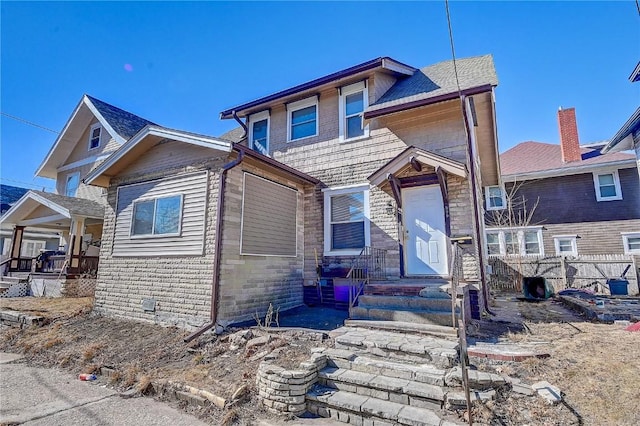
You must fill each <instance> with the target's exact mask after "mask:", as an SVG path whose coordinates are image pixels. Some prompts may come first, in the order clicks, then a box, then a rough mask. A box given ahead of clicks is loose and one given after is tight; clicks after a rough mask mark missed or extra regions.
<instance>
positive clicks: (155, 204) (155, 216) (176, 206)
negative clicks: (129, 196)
mask: <svg viewBox="0 0 640 426" xmlns="http://www.w3.org/2000/svg"><path fill="white" fill-rule="evenodd" d="M181 217H182V195H172V196H169V197H162V198H155V199H150V200H138V201H135V202H134V203H133V220H132V221H131V235H132V236H143V235H144V236H151V235H157V236H168V235H179V234H180V219H181Z"/></svg>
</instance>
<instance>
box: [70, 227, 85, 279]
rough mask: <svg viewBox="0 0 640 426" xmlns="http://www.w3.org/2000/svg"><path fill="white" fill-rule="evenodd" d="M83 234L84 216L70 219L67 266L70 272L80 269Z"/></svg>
mask: <svg viewBox="0 0 640 426" xmlns="http://www.w3.org/2000/svg"><path fill="white" fill-rule="evenodd" d="M83 235H84V218H83V217H74V218H72V220H71V241H70V242H69V253H68V258H69V268H68V272H69V273H71V274H74V273H77V272H78V270H79V269H80V257H81V254H82V236H83Z"/></svg>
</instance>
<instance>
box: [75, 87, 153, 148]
mask: <svg viewBox="0 0 640 426" xmlns="http://www.w3.org/2000/svg"><path fill="white" fill-rule="evenodd" d="M86 96H87V98H88V99H89V100H90V101H91V103H92V104H93V106H95V108H96V109H97V110H98V112H100V114H101V115H102V117H104V119H105V120H106V121H107V122H108V123H109V125H111V128H112V129H113V130H115V132H116V133H118V134H119V135H120V136H121V137H122V139H124V140H128V139H129V138H131V137H132V136H133V135H135V134H136V133H138V132H139V131H140V129H142V128H143V127H144V126H146V125H149V124H155V123H153V122H151V121H149V120H147V119H145V118H142V117H139V116H137V115H135V114H132V113H130V112H128V111H125V110H123V109H120V108H118V107H116V106H113V105H111V104H108V103H106V102H104V101H101V100H100V99H97V98H94V97H93V96H89V95H86Z"/></svg>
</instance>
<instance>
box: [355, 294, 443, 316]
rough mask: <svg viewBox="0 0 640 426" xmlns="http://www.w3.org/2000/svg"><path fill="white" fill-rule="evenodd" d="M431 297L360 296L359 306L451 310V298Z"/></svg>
mask: <svg viewBox="0 0 640 426" xmlns="http://www.w3.org/2000/svg"><path fill="white" fill-rule="evenodd" d="M443 294H444V295H445V296H446V298H444V297H442V298H430V297H420V296H368V295H364V296H360V297H359V298H358V306H359V307H361V308H382V309H396V310H414V309H420V310H429V311H443V312H449V313H450V312H451V298H450V297H449V295H448V294H446V293H443Z"/></svg>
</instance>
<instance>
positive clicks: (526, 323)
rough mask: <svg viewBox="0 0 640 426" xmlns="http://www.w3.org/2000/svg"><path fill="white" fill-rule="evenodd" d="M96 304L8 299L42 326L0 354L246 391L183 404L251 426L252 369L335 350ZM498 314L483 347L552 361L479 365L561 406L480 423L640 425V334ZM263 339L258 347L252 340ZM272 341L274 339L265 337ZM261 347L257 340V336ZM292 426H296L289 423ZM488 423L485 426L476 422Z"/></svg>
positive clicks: (492, 414) (524, 313) (487, 409)
mask: <svg viewBox="0 0 640 426" xmlns="http://www.w3.org/2000/svg"><path fill="white" fill-rule="evenodd" d="M91 303H92V301H91V299H33V298H24V299H5V300H2V301H0V309H14V310H21V311H24V312H30V313H40V314H42V315H44V316H45V317H47V318H48V319H49V320H50V321H49V323H48V324H46V325H45V326H44V327H40V328H30V329H24V330H18V329H3V330H2V331H1V334H0V350H1V351H7V352H20V353H24V354H25V356H26V357H27V360H28V362H30V363H32V364H34V365H40V366H49V367H58V368H62V369H65V370H69V371H72V372H74V373H90V372H97V371H99V369H100V368H101V367H108V368H110V369H112V370H113V371H114V372H113V374H112V375H111V376H110V377H109V378H107V377H101V378H100V379H99V380H100V381H102V382H105V383H108V384H109V385H110V386H113V387H115V388H118V389H121V390H127V389H137V390H138V391H139V392H141V393H144V392H145V391H147V390H148V389H149V383H151V382H152V381H154V382H167V381H171V382H178V383H184V384H187V385H190V386H193V387H196V388H199V389H206V390H208V391H210V392H212V393H214V394H216V395H219V396H221V397H224V398H230V397H231V395H232V394H233V393H235V392H236V391H237V390H238V389H240V388H241V387H242V386H246V388H247V389H248V393H247V396H246V397H245V398H244V399H243V400H241V401H240V402H238V403H236V404H235V405H234V406H233V407H232V408H231V409H225V410H221V409H217V408H208V409H196V408H193V407H192V406H186V404H185V405H183V408H184V409H185V410H187V411H190V412H192V413H193V414H195V415H197V416H199V417H200V418H203V419H205V420H206V421H208V422H210V423H211V424H214V425H231V424H238V425H250V424H255V423H256V420H257V419H264V418H268V417H272V416H271V415H269V414H268V413H266V412H264V411H263V410H261V409H260V408H259V406H258V404H257V400H256V397H255V372H256V368H257V366H258V365H259V363H260V361H261V360H262V359H264V357H265V356H269V357H273V358H274V361H273V362H275V363H277V364H280V365H283V366H290V367H293V366H297V365H298V363H299V362H300V361H301V360H303V359H305V358H306V357H307V356H308V354H309V353H310V349H311V348H312V347H317V346H321V345H331V342H330V340H315V339H318V337H319V336H321V335H319V334H318V333H311V332H303V331H284V332H282V331H280V332H278V331H276V330H272V331H271V332H267V331H265V330H261V329H258V328H251V329H249V330H248V331H247V329H245V330H231V331H230V332H228V333H225V334H223V335H220V336H217V337H216V336H213V335H205V336H202V337H200V338H199V339H196V340H195V341H193V342H191V343H189V344H186V343H184V341H183V339H184V337H185V336H186V335H187V334H188V333H187V332H185V331H183V330H180V329H177V328H167V327H160V326H155V325H152V324H145V323H138V322H133V321H126V320H121V319H112V318H103V317H98V316H95V315H92V314H91V312H90V307H91ZM494 305H495V306H494V308H493V310H494V312H495V313H496V316H495V317H492V318H491V320H483V321H482V322H481V323H480V324H479V327H478V328H477V329H476V330H475V331H474V332H472V333H471V337H472V338H475V339H477V340H478V341H485V342H496V341H501V342H519V343H531V342H537V343H540V342H543V343H542V346H544V347H545V348H547V349H548V352H549V354H550V357H549V358H544V359H530V360H527V361H525V362H521V363H515V362H501V363H498V362H496V361H491V362H487V361H479V360H478V359H474V358H472V359H471V362H472V364H474V365H475V367H476V368H478V369H480V370H492V371H497V372H500V373H502V374H508V375H510V376H512V377H516V378H519V379H521V380H522V381H523V382H524V383H528V384H532V383H534V382H536V381H539V380H547V381H548V382H550V383H551V384H553V385H556V386H558V387H559V388H560V389H561V390H562V393H563V402H562V403H560V404H558V405H555V406H551V405H547V404H546V403H545V402H544V401H543V400H542V399H541V398H539V397H526V396H522V395H519V394H515V393H513V392H510V391H508V390H507V389H505V390H503V391H500V392H499V393H498V395H497V398H496V400H495V401H490V402H488V403H486V404H485V405H482V406H478V407H476V409H475V410H474V412H475V413H474V415H475V419H476V421H477V422H482V423H484V424H495V425H525V424H527V425H582V424H584V425H636V424H640V410H638V401H640V387H639V386H638V379H639V378H640V357H639V356H638V354H639V348H640V333H630V332H627V331H624V328H623V327H621V326H616V325H606V324H596V323H590V322H586V321H584V320H583V319H582V318H581V317H580V316H578V315H577V314H574V313H573V312H571V311H569V310H568V309H566V308H565V307H564V306H563V305H562V304H560V303H558V302H555V301H546V302H543V303H537V304H531V303H524V302H518V301H515V300H512V299H511V298H509V297H498V298H497V299H496V303H495V304H494ZM260 336H262V337H263V339H260V342H262V343H261V344H256V345H253V344H251V343H249V342H251V340H252V339H255V338H256V337H260ZM265 336H267V337H265ZM254 342H256V341H255V340H254ZM292 424H295V423H294V422H292ZM478 424H481V423H478Z"/></svg>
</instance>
